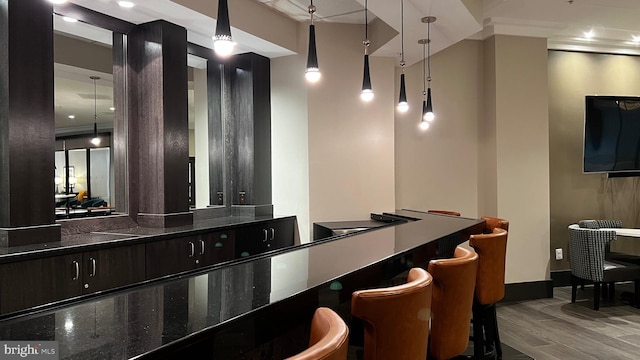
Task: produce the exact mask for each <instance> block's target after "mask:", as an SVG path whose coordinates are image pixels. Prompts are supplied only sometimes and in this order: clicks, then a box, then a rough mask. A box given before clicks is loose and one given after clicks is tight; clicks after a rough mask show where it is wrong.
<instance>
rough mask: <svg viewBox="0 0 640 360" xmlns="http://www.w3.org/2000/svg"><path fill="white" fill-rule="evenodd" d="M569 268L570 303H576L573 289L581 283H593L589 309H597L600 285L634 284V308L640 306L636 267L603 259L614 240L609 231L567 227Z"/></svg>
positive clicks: (639, 287)
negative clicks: (591, 304) (626, 282)
mask: <svg viewBox="0 0 640 360" xmlns="http://www.w3.org/2000/svg"><path fill="white" fill-rule="evenodd" d="M568 229H569V245H568V247H569V264H570V267H571V303H575V302H576V295H577V294H576V293H577V286H578V285H579V284H580V283H581V282H582V280H587V281H591V282H593V309H594V310H599V309H600V295H601V292H600V285H601V284H603V283H614V282H619V281H633V282H634V288H635V293H634V298H633V300H632V302H633V304H634V305H635V306H638V304H640V303H639V302H638V300H639V299H640V297H639V296H640V266H639V265H636V264H632V263H627V262H622V261H618V260H611V259H606V251H607V246H608V245H609V243H610V242H611V241H613V240H614V239H615V238H616V232H615V231H613V230H601V229H589V228H581V227H580V225H578V224H572V225H569V228H568Z"/></svg>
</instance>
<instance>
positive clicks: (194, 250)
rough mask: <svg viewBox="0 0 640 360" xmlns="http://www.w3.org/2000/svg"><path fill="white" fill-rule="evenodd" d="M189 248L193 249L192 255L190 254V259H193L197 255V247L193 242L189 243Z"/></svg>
mask: <svg viewBox="0 0 640 360" xmlns="http://www.w3.org/2000/svg"><path fill="white" fill-rule="evenodd" d="M189 246H190V248H191V253H189V257H193V255H195V253H196V245H195V244H194V243H193V241H189Z"/></svg>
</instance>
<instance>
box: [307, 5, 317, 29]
mask: <svg viewBox="0 0 640 360" xmlns="http://www.w3.org/2000/svg"><path fill="white" fill-rule="evenodd" d="M315 12H316V7H315V6H313V0H311V4H310V5H309V14H310V15H311V25H313V14H315Z"/></svg>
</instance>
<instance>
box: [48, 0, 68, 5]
mask: <svg viewBox="0 0 640 360" xmlns="http://www.w3.org/2000/svg"><path fill="white" fill-rule="evenodd" d="M49 2H50V3H52V4H64V3H66V2H67V0H49Z"/></svg>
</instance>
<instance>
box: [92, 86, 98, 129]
mask: <svg viewBox="0 0 640 360" xmlns="http://www.w3.org/2000/svg"><path fill="white" fill-rule="evenodd" d="M93 122H94V123H97V122H98V90H97V88H96V79H93Z"/></svg>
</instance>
